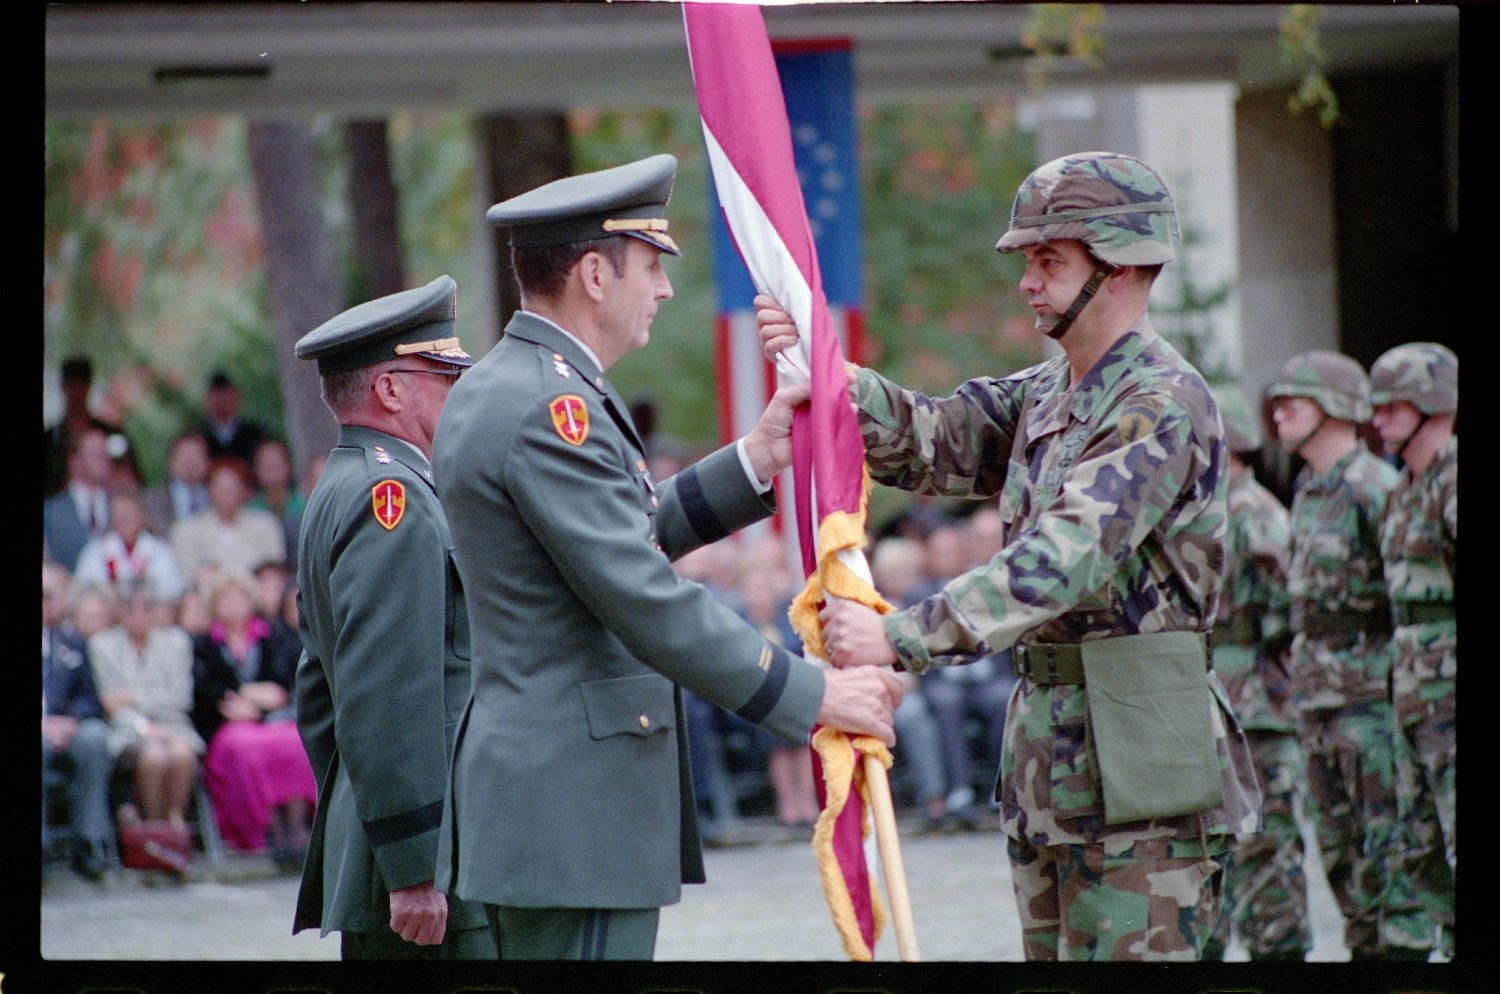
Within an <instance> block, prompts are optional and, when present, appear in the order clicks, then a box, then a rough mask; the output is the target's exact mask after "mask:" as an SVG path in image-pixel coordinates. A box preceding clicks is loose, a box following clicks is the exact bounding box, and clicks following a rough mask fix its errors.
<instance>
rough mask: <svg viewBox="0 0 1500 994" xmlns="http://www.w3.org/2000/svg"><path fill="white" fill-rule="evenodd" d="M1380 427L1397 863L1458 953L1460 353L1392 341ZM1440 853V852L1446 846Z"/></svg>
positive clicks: (1376, 371) (1379, 376)
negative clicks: (1402, 848) (1403, 841)
mask: <svg viewBox="0 0 1500 994" xmlns="http://www.w3.org/2000/svg"><path fill="white" fill-rule="evenodd" d="M1370 386H1371V390H1370V399H1371V401H1372V402H1373V404H1374V407H1375V416H1374V424H1375V429H1376V430H1377V431H1378V432H1380V439H1381V441H1382V442H1383V443H1384V444H1385V450H1386V453H1387V454H1388V455H1393V456H1397V457H1399V458H1400V459H1401V460H1402V461H1403V463H1404V464H1405V466H1404V468H1403V469H1402V470H1401V477H1400V479H1399V480H1398V481H1397V483H1396V489H1395V490H1394V491H1393V492H1392V493H1391V496H1390V499H1389V500H1388V501H1387V503H1386V509H1385V521H1384V522H1383V524H1382V526H1381V530H1380V552H1381V556H1382V558H1383V559H1384V560H1385V583H1386V589H1387V590H1389V591H1390V597H1391V609H1392V612H1393V617H1394V622H1395V626H1396V631H1395V635H1394V636H1393V638H1392V641H1393V642H1394V643H1395V646H1396V661H1395V664H1394V668H1393V670H1392V678H1391V693H1392V705H1393V706H1394V708H1395V712H1396V805H1397V808H1398V810H1399V811H1400V812H1401V815H1402V820H1403V822H1404V823H1406V824H1407V825H1409V826H1410V827H1411V829H1412V832H1413V834H1414V838H1413V839H1412V840H1411V844H1410V847H1409V848H1408V850H1407V852H1406V853H1405V855H1404V857H1403V859H1402V861H1401V863H1402V867H1403V869H1404V870H1405V872H1406V875H1407V877H1408V879H1410V880H1412V881H1413V882H1414V884H1415V885H1416V887H1417V889H1418V892H1419V894H1420V896H1421V898H1422V901H1423V904H1424V906H1425V907H1426V908H1427V910H1428V912H1429V913H1430V914H1431V915H1432V917H1433V918H1434V920H1436V921H1437V922H1438V923H1439V925H1440V926H1441V928H1442V933H1441V935H1442V942H1441V948H1442V951H1443V953H1444V954H1445V955H1447V956H1448V957H1450V958H1451V957H1452V955H1453V886H1454V880H1453V878H1454V875H1455V874H1456V873H1457V872H1458V830H1457V825H1456V823H1455V821H1454V815H1455V811H1456V805H1457V798H1456V792H1455V780H1456V778H1457V771H1458V742H1457V739H1456V737H1455V728H1456V723H1455V718H1456V710H1457V699H1456V697H1455V694H1454V687H1455V681H1456V680H1457V678H1458V617H1457V615H1456V614H1455V612H1454V576H1455V575H1456V573H1457V570H1456V568H1455V564H1454V560H1455V558H1456V553H1457V546H1458V436H1457V435H1455V434H1454V433H1453V425H1454V418H1455V417H1456V416H1457V412H1458V357H1457V356H1455V355H1454V354H1453V353H1452V352H1451V351H1449V350H1448V349H1446V348H1444V347H1443V346H1441V345H1437V344H1435V343H1432V342H1415V343H1412V344H1409V345H1401V346H1397V347H1396V348H1394V349H1391V350H1390V351H1389V352H1387V353H1386V354H1385V355H1383V356H1381V357H1380V358H1379V359H1377V360H1375V365H1374V366H1373V367H1372V368H1371V370H1370ZM1445 856H1446V858H1445Z"/></svg>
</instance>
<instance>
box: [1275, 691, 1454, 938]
mask: <svg viewBox="0 0 1500 994" xmlns="http://www.w3.org/2000/svg"><path fill="white" fill-rule="evenodd" d="M1300 737H1301V739H1302V749H1303V752H1304V753H1305V754H1306V756H1307V787H1308V793H1309V796H1310V798H1311V800H1312V815H1313V827H1314V830H1315V832H1316V835H1317V839H1318V850H1319V853H1320V855H1321V856H1322V859H1323V872H1324V873H1325V874H1326V875H1327V877H1328V886H1329V889H1330V890H1331V891H1332V892H1333V896H1334V899H1335V900H1336V901H1337V902H1338V906H1339V910H1340V911H1341V912H1342V913H1343V916H1344V943H1345V945H1347V946H1348V947H1349V950H1350V953H1351V954H1352V955H1353V956H1354V957H1355V958H1359V959H1365V958H1384V957H1387V956H1396V955H1402V954H1413V953H1420V951H1422V950H1429V949H1431V948H1432V945H1433V934H1434V929H1433V922H1432V919H1431V918H1430V917H1429V916H1428V914H1427V913H1426V911H1425V910H1423V908H1422V904H1421V901H1420V898H1419V897H1418V888H1417V887H1416V885H1415V883H1414V882H1413V881H1412V880H1411V879H1410V878H1409V877H1408V876H1407V874H1406V873H1405V872H1404V871H1403V870H1402V868H1401V866H1400V860H1401V857H1402V852H1403V851H1404V848H1405V845H1406V840H1407V837H1408V835H1409V829H1408V828H1407V826H1406V825H1405V824H1403V822H1402V820H1401V819H1400V817H1399V815H1398V812H1397V810H1396V782H1395V780H1396V758H1395V740H1396V736H1395V718H1394V715H1393V711H1392V708H1391V705H1390V702H1389V701H1379V700H1377V701H1367V702H1364V703H1360V704H1351V705H1349V706H1347V707H1343V708H1330V709H1325V710H1318V711H1305V712H1303V713H1302V715H1301V718H1300Z"/></svg>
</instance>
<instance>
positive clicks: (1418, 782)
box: [1396, 695, 1458, 958]
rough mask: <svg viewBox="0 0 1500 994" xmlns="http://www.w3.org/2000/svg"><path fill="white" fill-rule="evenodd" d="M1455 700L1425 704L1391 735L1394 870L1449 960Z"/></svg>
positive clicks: (1454, 856) (1408, 711)
mask: <svg viewBox="0 0 1500 994" xmlns="http://www.w3.org/2000/svg"><path fill="white" fill-rule="evenodd" d="M1455 711H1456V700H1455V698H1454V697H1453V696H1452V695H1449V696H1448V697H1447V698H1446V700H1440V701H1432V702H1428V706H1427V707H1426V708H1425V709H1423V710H1422V711H1420V712H1418V711H1416V710H1415V709H1412V708H1404V709H1402V710H1401V714H1402V715H1403V717H1407V718H1408V719H1409V720H1408V722H1407V723H1405V724H1403V725H1402V726H1401V728H1400V730H1399V733H1398V734H1397V736H1396V807H1397V810H1398V811H1399V812H1400V813H1401V818H1402V822H1403V824H1404V825H1405V826H1406V827H1407V829H1408V832H1407V836H1406V846H1405V848H1404V851H1403V852H1402V853H1401V858H1400V860H1399V863H1398V865H1399V866H1400V869H1401V872H1402V874H1403V875H1404V876H1405V878H1406V879H1409V880H1411V881H1412V883H1413V886H1414V887H1415V889H1416V891H1417V897H1418V900H1420V901H1421V903H1422V907H1423V908H1424V909H1426V911H1427V913H1428V915H1429V916H1430V917H1431V918H1432V920H1433V921H1435V922H1436V923H1437V924H1438V926H1439V929H1440V935H1441V942H1440V947H1441V948H1442V951H1443V953H1444V955H1446V956H1448V957H1449V958H1452V956H1453V947H1452V942H1453V902H1454V878H1455V876H1456V874H1457V872H1458V826H1457V823H1456V822H1455V817H1456V813H1457V807H1456V806H1457V796H1456V795H1457V791H1456V788H1455V780H1456V778H1457V775H1458V741H1457V737H1456V734H1455V731H1456V727H1457V725H1456V721H1455V719H1456V714H1455Z"/></svg>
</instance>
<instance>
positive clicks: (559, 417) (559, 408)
mask: <svg viewBox="0 0 1500 994" xmlns="http://www.w3.org/2000/svg"><path fill="white" fill-rule="evenodd" d="M547 410H548V411H550V412H551V414H552V425H553V427H554V428H556V429H557V433H558V434H559V435H561V436H562V439H563V441H564V442H567V443H568V444H570V445H582V444H583V443H584V440H585V439H587V438H588V437H589V409H588V406H587V405H586V404H584V402H583V398H582V397H580V396H578V395H577V394H575V393H566V394H563V395H562V396H561V397H558V398H557V399H556V400H554V401H553V402H552V403H550V404H548V405H547Z"/></svg>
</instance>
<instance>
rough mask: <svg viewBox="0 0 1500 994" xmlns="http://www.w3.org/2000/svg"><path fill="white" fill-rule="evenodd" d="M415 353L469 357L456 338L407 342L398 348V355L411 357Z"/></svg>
mask: <svg viewBox="0 0 1500 994" xmlns="http://www.w3.org/2000/svg"><path fill="white" fill-rule="evenodd" d="M413 352H436V353H437V354H438V355H454V356H459V357H461V358H468V356H469V354H468V353H467V352H465V351H464V350H463V347H462V345H460V343H459V341H458V339H456V338H435V339H433V340H432V341H430V342H407V343H406V344H405V345H398V346H396V354H397V355H411V354H412V353H413Z"/></svg>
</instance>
